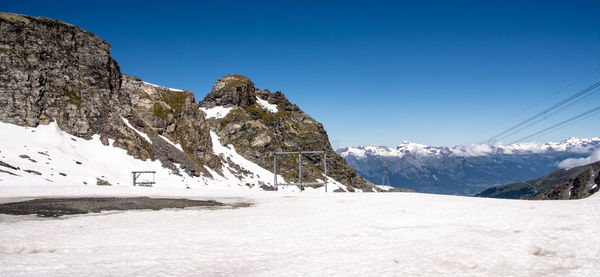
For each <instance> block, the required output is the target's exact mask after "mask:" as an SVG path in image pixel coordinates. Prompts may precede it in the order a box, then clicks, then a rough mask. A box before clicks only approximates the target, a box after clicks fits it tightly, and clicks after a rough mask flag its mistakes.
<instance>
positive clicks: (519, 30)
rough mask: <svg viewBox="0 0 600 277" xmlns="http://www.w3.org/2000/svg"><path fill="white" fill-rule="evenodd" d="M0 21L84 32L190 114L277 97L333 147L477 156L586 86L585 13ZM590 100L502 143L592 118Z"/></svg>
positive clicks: (596, 48) (274, 11) (314, 11)
mask: <svg viewBox="0 0 600 277" xmlns="http://www.w3.org/2000/svg"><path fill="white" fill-rule="evenodd" d="M1 9H2V11H7V12H16V13H23V14H28V15H32V16H45V17H50V18H55V19H59V20H62V21H66V22H68V23H71V24H73V25H76V26H79V27H81V28H83V29H86V30H89V31H91V32H93V33H95V34H97V35H98V36H100V37H101V38H103V39H105V40H106V41H108V42H109V43H110V44H111V45H112V46H113V49H112V52H111V53H112V55H113V57H114V58H115V59H116V60H117V61H118V62H119V65H120V66H121V70H122V71H123V72H124V73H126V74H129V75H135V76H139V77H141V78H142V79H144V80H145V81H148V82H151V83H155V84H159V85H164V86H168V87H174V88H182V89H187V90H190V91H192V92H194V94H195V95H196V98H197V100H201V99H202V98H203V97H204V96H205V95H206V94H207V93H208V92H209V91H210V88H211V87H212V84H213V83H214V82H215V81H216V80H217V79H218V78H220V77H222V76H223V75H226V74H228V73H237V74H243V75H246V76H248V77H250V78H251V79H252V80H253V81H254V83H255V84H256V86H257V87H259V88H268V89H270V90H271V91H277V90H281V91H283V92H284V93H285V94H286V96H287V97H288V98H289V99H290V100H291V101H292V102H293V103H295V104H297V105H298V106H299V107H300V108H302V109H303V110H304V111H305V112H306V113H308V114H309V115H311V116H312V117H314V118H315V119H317V120H319V121H320V122H322V123H323V124H324V126H325V128H326V130H327V131H328V133H329V136H330V139H336V140H339V141H340V146H344V145H359V144H376V145H389V146H394V145H397V144H398V143H400V142H402V141H403V140H408V141H412V142H417V143H423V144H430V145H454V144H466V143H472V142H478V141H481V140H484V139H486V138H488V137H490V136H492V135H494V133H495V132H499V131H501V130H502V129H503V127H504V128H506V127H509V126H510V124H511V123H517V122H518V121H519V120H523V119H525V118H527V117H528V116H530V115H532V114H535V113H536V112H537V111H540V110H542V109H543V108H545V107H548V106H551V105H552V104H554V103H556V102H558V101H560V100H561V99H563V98H566V97H568V96H569V95H571V94H574V93H576V92H577V90H578V89H581V88H584V87H586V86H589V85H591V84H592V83H594V82H597V81H600V71H596V72H594V70H595V69H598V68H600V1H597V0H595V1H357V2H353V1H334V2H325V1H314V2H312V1H272V2H259V1H239V2H237V1H211V2H202V1H199V2H180V1H161V2H154V1H4V3H3V4H2V7H1ZM590 72H594V73H592V74H591V75H588V76H587V77H586V78H584V79H583V80H580V81H579V82H576V83H575V84H573V85H572V86H571V87H569V88H568V89H565V90H563V91H561V92H559V93H555V92H556V91H558V90H559V89H561V88H563V87H565V86H567V85H568V84H570V83H572V82H573V81H576V80H578V79H580V78H582V77H584V76H586V74H588V73H590ZM553 94H554V95H553ZM551 95H553V96H552V97H550V96H551ZM599 95H600V92H597V93H596V94H595V95H592V96H590V97H588V98H587V99H586V101H584V102H582V103H581V104H579V105H577V106H574V107H573V108H571V109H567V110H565V111H563V112H562V113H561V114H557V115H556V116H554V117H552V118H548V119H547V120H546V121H544V122H542V123H540V124H539V125H536V126H534V128H530V129H528V130H527V131H524V132H523V133H521V134H517V135H515V136H512V137H510V138H506V139H505V140H503V141H504V142H506V143H508V142H510V141H511V140H514V139H517V138H519V137H521V136H525V135H527V134H529V133H533V132H534V131H536V130H539V129H543V128H544V127H545V126H549V125H552V124H554V123H556V122H559V121H561V120H563V119H566V118H568V117H570V116H572V115H575V114H577V113H578V112H583V111H585V110H587V109H589V108H592V107H595V106H597V105H599V104H600V97H599ZM542 100H545V102H542V103H541V104H540V101H542ZM536 104H537V106H535V107H533V108H531V109H529V110H527V111H526V112H524V113H521V114H520V115H518V116H517V114H518V113H519V112H522V111H523V110H525V109H526V108H528V107H530V106H532V105H536ZM599 123H600V115H599V114H596V115H595V116H592V117H590V118H588V119H585V120H582V121H580V122H577V123H575V124H572V125H571V126H569V127H567V128H564V129H561V130H558V131H556V132H553V133H550V134H549V135H545V136H541V137H537V138H535V139H534V140H536V141H548V140H553V141H556V140H561V139H565V138H568V137H572V136H577V137H591V136H600V124H599Z"/></svg>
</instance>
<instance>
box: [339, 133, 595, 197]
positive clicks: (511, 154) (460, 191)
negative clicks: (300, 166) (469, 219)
mask: <svg viewBox="0 0 600 277" xmlns="http://www.w3.org/2000/svg"><path fill="white" fill-rule="evenodd" d="M597 149H600V137H594V138H570V139H567V140H564V141H561V142H548V143H543V144H541V143H533V142H528V143H518V144H511V145H501V144H496V145H489V144H470V145H457V146H451V147H447V146H427V145H422V144H417V143H411V142H402V143H401V144H400V145H398V146H397V147H387V146H372V145H371V146H357V147H345V148H341V149H338V150H337V153H339V154H340V155H341V156H342V157H344V159H345V160H346V162H347V163H348V165H350V166H352V167H353V168H354V169H355V170H356V171H357V172H358V173H359V174H360V175H361V176H363V177H365V178H366V179H368V180H369V181H371V182H373V183H376V184H381V183H382V179H383V178H382V177H383V167H382V164H383V163H384V162H385V163H387V164H389V172H388V176H389V180H390V184H391V185H392V186H396V187H404V188H409V189H413V190H415V191H417V192H427V193H441V194H457V195H474V194H477V193H479V192H482V191H483V190H485V189H487V188H490V187H493V186H498V185H504V184H509V183H515V182H520V181H525V180H531V179H535V178H539V177H542V176H544V175H546V174H547V173H549V172H551V171H555V170H558V169H560V168H569V167H572V166H579V165H582V164H581V163H582V162H583V163H585V162H587V161H589V162H594V161H595V160H596V158H594V157H596V156H598V155H600V154H598V153H596V154H592V153H593V152H594V150H596V152H598V151H600V150H597Z"/></svg>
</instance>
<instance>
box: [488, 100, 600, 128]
mask: <svg viewBox="0 0 600 277" xmlns="http://www.w3.org/2000/svg"><path fill="white" fill-rule="evenodd" d="M598 91H600V90H599V89H596V90H594V91H592V92H591V93H589V94H586V95H584V96H582V97H581V98H579V99H577V100H575V101H574V102H571V103H569V104H567V105H566V106H564V107H561V108H560V109H558V110H556V111H554V112H552V113H550V114H548V115H546V116H544V117H542V118H540V119H538V120H536V121H534V122H531V123H529V124H527V125H525V126H522V127H520V128H519V129H517V130H514V131H512V132H510V133H508V134H504V135H502V136H500V137H498V139H502V138H506V137H510V136H512V135H514V134H517V133H519V132H521V131H523V130H525V129H527V128H529V127H531V126H533V125H535V124H537V123H539V122H541V121H543V120H545V119H547V118H549V117H551V116H553V115H555V114H557V113H559V112H561V111H563V110H565V109H568V108H570V107H573V106H576V105H578V104H581V103H582V102H583V101H584V100H585V99H586V98H588V97H590V96H592V95H594V93H596V92H598Z"/></svg>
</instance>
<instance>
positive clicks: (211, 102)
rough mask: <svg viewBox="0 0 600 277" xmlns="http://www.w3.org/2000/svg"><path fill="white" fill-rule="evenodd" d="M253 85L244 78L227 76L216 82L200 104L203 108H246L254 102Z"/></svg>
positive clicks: (233, 75)
mask: <svg viewBox="0 0 600 277" xmlns="http://www.w3.org/2000/svg"><path fill="white" fill-rule="evenodd" d="M255 99H256V93H255V88H254V83H252V81H250V79H248V77H246V76H242V75H237V74H229V75H226V76H225V77H223V78H221V79H219V80H217V82H216V83H215V84H214V85H213V87H212V90H211V92H210V93H209V94H208V95H206V97H205V98H204V100H202V102H200V104H201V105H202V106H203V107H206V108H212V107H214V106H226V107H230V106H242V107H243V106H248V105H252V104H254V102H256V100H255Z"/></svg>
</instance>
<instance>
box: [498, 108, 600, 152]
mask: <svg viewBox="0 0 600 277" xmlns="http://www.w3.org/2000/svg"><path fill="white" fill-rule="evenodd" d="M599 110H600V106H598V107H595V108H593V109H591V110H587V111H585V112H583V113H580V114H578V115H576V116H574V117H571V118H569V119H567V120H564V121H561V122H559V123H556V124H554V125H552V126H550V127H548V128H545V129H543V130H541V131H538V132H535V133H533V134H531V135H528V136H525V137H522V138H520V139H518V140H515V141H513V142H511V143H510V144H513V143H517V142H519V141H522V140H526V139H528V138H531V137H534V136H537V135H539V134H542V133H544V132H546V131H549V130H552V129H554V128H558V127H561V126H562V125H564V124H567V123H569V122H571V121H573V120H576V119H579V118H581V117H583V116H586V115H589V114H591V113H594V112H596V111H599Z"/></svg>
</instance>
